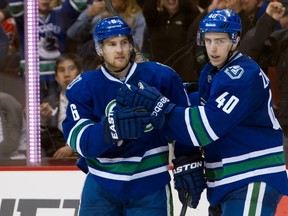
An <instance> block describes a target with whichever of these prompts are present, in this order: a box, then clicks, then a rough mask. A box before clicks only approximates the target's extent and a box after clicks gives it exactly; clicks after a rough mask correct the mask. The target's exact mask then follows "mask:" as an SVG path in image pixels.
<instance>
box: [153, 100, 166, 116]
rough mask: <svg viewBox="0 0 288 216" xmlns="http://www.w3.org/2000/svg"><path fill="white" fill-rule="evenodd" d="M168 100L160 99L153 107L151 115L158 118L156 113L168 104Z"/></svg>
mask: <svg viewBox="0 0 288 216" xmlns="http://www.w3.org/2000/svg"><path fill="white" fill-rule="evenodd" d="M169 101H170V100H169V99H168V98H166V97H162V98H160V100H159V101H158V102H157V104H156V106H155V107H154V110H153V112H152V115H154V116H158V113H160V112H161V111H162V109H163V107H164V106H165V104H166V103H168V102H169Z"/></svg>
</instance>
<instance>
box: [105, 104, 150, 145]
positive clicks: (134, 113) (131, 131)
mask: <svg viewBox="0 0 288 216" xmlns="http://www.w3.org/2000/svg"><path fill="white" fill-rule="evenodd" d="M150 122H151V115H150V112H146V111H145V110H144V109H143V107H134V108H129V107H127V108H123V109H120V110H116V111H112V112H110V113H109V114H108V116H107V117H106V118H105V119H104V121H103V124H104V142H105V143H116V142H118V141H120V140H123V139H135V138H138V137H141V136H142V135H143V133H144V129H145V127H146V126H147V125H148V124H149V123H150Z"/></svg>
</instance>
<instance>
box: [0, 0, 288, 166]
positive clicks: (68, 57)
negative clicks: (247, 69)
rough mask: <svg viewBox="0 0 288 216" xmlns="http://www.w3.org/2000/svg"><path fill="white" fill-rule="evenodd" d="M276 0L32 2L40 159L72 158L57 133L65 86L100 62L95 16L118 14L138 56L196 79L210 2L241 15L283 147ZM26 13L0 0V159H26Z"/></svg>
mask: <svg viewBox="0 0 288 216" xmlns="http://www.w3.org/2000/svg"><path fill="white" fill-rule="evenodd" d="M110 3H112V6H113V7H111V5H110ZM277 4H281V5H283V6H284V7H285V8H286V7H288V0H282V1H277V2H276V3H275V1H271V2H270V1H268V0H108V1H106V0H105V1H104V0H87V1H83V0H81V1H79V0H38V6H39V64H40V68H39V73H40V101H41V104H39V107H40V114H41V148H42V157H54V158H65V157H73V156H75V157H77V154H75V153H74V152H73V151H72V150H71V149H70V147H69V146H68V145H67V144H66V143H65V140H64V138H63V134H62V126H61V123H62V121H63V119H64V118H65V110H66V106H67V98H66V96H65V90H66V88H67V86H68V84H69V83H70V82H71V81H72V80H73V79H74V78H75V77H76V76H77V75H78V74H79V73H82V72H85V71H89V70H94V69H96V68H98V67H100V66H101V64H102V57H100V56H99V55H98V54H97V52H96V50H95V44H94V41H93V32H94V28H95V25H96V24H97V22H98V21H99V20H100V19H101V18H104V17H109V16H113V15H115V14H118V15H119V16H121V17H122V18H123V19H124V20H125V21H126V22H127V23H128V24H129V25H130V27H131V28H132V30H133V37H134V42H135V45H136V46H135V47H137V52H136V53H140V56H141V57H140V58H139V60H138V61H157V62H159V63H162V64H165V65H168V66H170V67H171V68H173V69H174V70H175V71H176V72H177V73H178V74H179V75H180V76H181V78H182V80H183V83H195V82H196V83H197V81H198V78H199V73H200V71H201V69H202V67H203V66H204V65H205V63H207V61H208V60H207V56H206V53H205V49H203V48H201V47H198V46H197V41H196V38H197V32H198V24H199V22H200V20H201V19H202V18H203V17H204V16H205V15H207V13H209V12H210V11H212V10H213V9H216V8H217V9H222V8H231V9H233V10H234V11H235V12H237V13H238V14H239V15H240V17H241V21H242V25H243V32H242V35H241V38H242V41H241V45H240V47H239V50H240V51H241V52H242V53H244V54H247V55H249V56H250V57H251V58H252V59H254V60H255V61H257V62H258V63H259V64H260V66H261V67H262V69H263V70H264V72H265V73H266V74H267V75H268V76H269V77H270V80H271V82H272V88H273V89H272V90H273V97H274V100H273V103H274V109H275V111H276V113H277V117H278V119H279V121H280V124H281V126H282V128H283V131H284V148H285V151H286V152H288V149H287V146H288V144H287V143H288V141H287V136H288V97H287V95H288V85H287V83H288V68H287V67H288V31H287V29H288V28H287V27H288V14H287V12H288V11H287V12H285V13H284V15H279V14H277V13H275V10H273V7H276V6H277ZM24 13H25V11H24V0H1V1H0V21H1V25H0V50H1V52H0V159H7V158H8V159H15V158H25V150H26V149H27V142H26V139H25V133H26V130H25V126H26V123H25V49H24V48H25V38H24V36H25V35H24V34H25V23H24V21H25V20H24V18H25V14H24ZM136 57H137V56H136ZM287 161H288V158H287Z"/></svg>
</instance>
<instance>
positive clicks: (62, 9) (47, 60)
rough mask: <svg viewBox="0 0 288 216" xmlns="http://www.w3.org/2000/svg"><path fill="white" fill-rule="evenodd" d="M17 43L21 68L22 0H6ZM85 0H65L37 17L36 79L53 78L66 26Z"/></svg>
mask: <svg viewBox="0 0 288 216" xmlns="http://www.w3.org/2000/svg"><path fill="white" fill-rule="evenodd" d="M9 6H10V9H11V13H12V15H13V17H14V18H15V22H16V26H17V31H18V33H19V38H20V43H21V68H22V69H23V71H24V68H25V49H24V48H25V41H24V39H25V38H24V35H25V23H24V0H9ZM85 7H86V0H81V1H79V0H65V1H63V3H62V5H61V6H59V7H56V8H53V9H52V10H51V11H50V13H49V14H48V15H47V17H45V18H42V17H39V58H40V62H39V63H40V80H41V81H44V80H45V81H54V80H55V60H56V58H57V57H59V56H60V54H62V53H64V52H65V51H66V49H67V48H66V44H67V41H66V40H67V37H66V31H67V29H68V28H69V27H70V26H71V25H72V24H73V23H74V22H75V21H76V20H77V17H78V16H79V15H80V13H81V10H82V9H83V8H85Z"/></svg>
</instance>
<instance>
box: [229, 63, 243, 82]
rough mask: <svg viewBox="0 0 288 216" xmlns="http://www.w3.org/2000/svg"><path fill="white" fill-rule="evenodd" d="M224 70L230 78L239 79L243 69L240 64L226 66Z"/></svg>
mask: <svg viewBox="0 0 288 216" xmlns="http://www.w3.org/2000/svg"><path fill="white" fill-rule="evenodd" d="M224 72H225V73H226V74H227V75H228V76H229V77H230V78H231V79H240V78H241V76H242V75H243V73H244V69H243V68H242V67H241V66H240V65H233V66H231V67H228V68H226V69H225V70H224Z"/></svg>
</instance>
